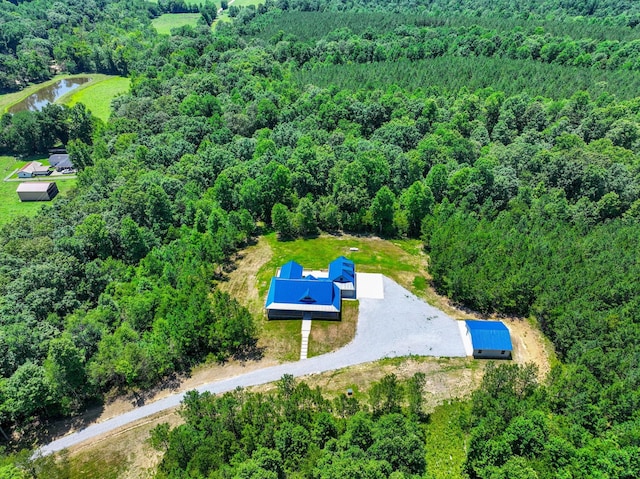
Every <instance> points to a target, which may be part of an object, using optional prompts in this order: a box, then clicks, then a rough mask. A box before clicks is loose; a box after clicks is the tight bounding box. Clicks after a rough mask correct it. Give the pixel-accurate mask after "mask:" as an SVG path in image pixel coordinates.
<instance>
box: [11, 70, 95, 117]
mask: <svg viewBox="0 0 640 479" xmlns="http://www.w3.org/2000/svg"><path fill="white" fill-rule="evenodd" d="M89 80H91V78H89V77H78V78H65V79H64V80H59V81H57V82H55V83H52V84H51V85H47V86H45V87H43V88H40V89H39V90H38V91H36V92H35V93H33V94H31V95H29V96H28V97H27V98H25V99H24V100H22V101H21V102H19V103H16V104H15V105H13V106H12V107H11V108H9V113H17V112H19V111H23V110H31V111H40V110H42V108H44V106H45V105H48V104H49V103H53V102H54V101H56V100H57V99H58V98H60V97H61V96H63V95H66V94H67V93H69V92H70V91H72V90H75V89H76V88H78V87H79V86H80V85H82V84H84V83H87V82H88V81H89Z"/></svg>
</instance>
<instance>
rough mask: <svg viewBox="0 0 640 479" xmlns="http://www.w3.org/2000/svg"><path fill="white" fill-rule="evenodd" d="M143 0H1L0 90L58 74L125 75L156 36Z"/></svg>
mask: <svg viewBox="0 0 640 479" xmlns="http://www.w3.org/2000/svg"><path fill="white" fill-rule="evenodd" d="M148 6H149V3H148V2H145V1H143V0H134V1H120V0H98V1H93V0H90V1H85V2H77V1H71V0H65V1H57V2H49V1H46V0H32V1H28V2H13V3H12V2H0V93H4V92H8V91H15V90H20V89H22V88H24V87H26V86H27V85H28V84H29V83H37V82H41V81H44V80H48V79H50V78H51V77H52V76H53V75H54V74H56V73H59V72H67V73H90V72H100V73H107V74H120V75H126V74H128V72H129V71H130V67H131V64H132V63H133V62H135V61H136V60H137V59H138V58H139V53H140V52H141V51H144V50H145V48H146V45H147V44H148V42H149V41H150V38H151V37H152V36H153V31H152V28H151V26H150V23H149V15H150V13H149V10H148Z"/></svg>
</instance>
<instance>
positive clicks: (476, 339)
mask: <svg viewBox="0 0 640 479" xmlns="http://www.w3.org/2000/svg"><path fill="white" fill-rule="evenodd" d="M465 322H466V323H467V328H468V329H469V333H471V342H472V344H473V349H487V350H489V349H490V350H496V351H511V350H513V345H512V344H511V337H510V336H509V330H508V329H507V327H506V326H505V325H504V323H502V322H501V321H476V320H471V319H469V320H467V321H465Z"/></svg>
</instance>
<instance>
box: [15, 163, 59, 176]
mask: <svg viewBox="0 0 640 479" xmlns="http://www.w3.org/2000/svg"><path fill="white" fill-rule="evenodd" d="M50 174H51V171H50V170H49V167H48V166H44V165H43V164H42V163H40V162H39V161H32V162H30V163H27V164H26V165H24V166H23V167H22V168H20V170H18V178H33V177H34V176H47V175H50Z"/></svg>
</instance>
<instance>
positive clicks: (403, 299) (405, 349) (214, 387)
mask: <svg viewBox="0 0 640 479" xmlns="http://www.w3.org/2000/svg"><path fill="white" fill-rule="evenodd" d="M383 284H384V299H368V298H362V299H360V308H359V309H360V312H359V317H358V329H357V332H356V336H355V339H354V340H353V341H352V342H351V343H349V344H348V345H347V346H345V347H344V348H341V349H339V350H338V351H335V352H333V353H328V354H324V355H322V356H316V357H313V358H310V359H305V360H303V361H298V362H295V363H287V364H281V365H278V366H272V367H269V368H265V369H260V370H257V371H253V372H250V373H246V374H241V375H239V376H236V377H232V378H228V379H223V380H220V381H216V382H213V383H209V384H205V385H202V386H200V387H198V388H197V390H198V391H199V392H204V391H209V392H212V393H221V392H225V391H230V390H232V389H235V388H236V387H239V386H241V387H248V386H255V385H258V384H264V383H268V382H272V381H277V380H278V379H280V378H281V377H282V375H284V374H292V375H294V376H304V375H307V374H313V373H321V372H325V371H331V370H334V369H341V368H344V367H347V366H353V365H356V364H361V363H367V362H371V361H375V360H378V359H382V358H386V357H398V356H409V355H419V356H446V357H453V356H466V352H465V348H464V345H463V342H462V337H461V336H460V329H459V328H458V325H457V321H455V320H454V319H451V318H450V317H449V316H447V315H446V314H445V313H444V312H442V311H440V310H439V309H437V308H434V307H433V306H430V305H428V304H427V303H425V302H424V301H423V300H421V299H419V298H418V297H416V296H414V295H413V294H412V293H410V292H409V291H408V290H406V289H404V288H403V287H402V286H400V285H398V284H397V283H396V282H394V281H392V280H390V279H389V278H387V277H383ZM183 395H184V393H177V394H175V395H173V396H169V397H166V398H164V399H161V400H159V401H156V402H153V403H150V404H147V405H145V406H142V407H139V408H138V409H135V410H133V411H130V412H128V413H125V414H122V415H120V416H117V417H114V418H111V419H108V420H106V421H103V422H101V423H98V424H93V425H91V426H88V427H86V428H85V429H82V430H80V431H77V432H74V433H72V434H69V435H67V436H65V437H62V438H60V439H58V440H56V441H53V442H51V443H50V444H48V445H46V446H43V447H42V448H41V449H40V452H41V453H42V454H49V453H51V452H55V451H60V450H62V449H65V448H68V447H71V446H73V445H75V444H78V443H80V442H83V441H86V440H88V439H91V438H93V437H95V436H98V435H100V434H103V433H106V432H109V431H112V430H114V429H117V428H119V427H122V426H125V425H127V424H129V423H132V422H134V421H137V420H139V419H142V418H144V417H147V416H150V415H152V414H155V413H157V412H159V411H162V410H164V409H169V408H171V407H174V406H177V405H179V404H180V401H181V400H182V397H183Z"/></svg>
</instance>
